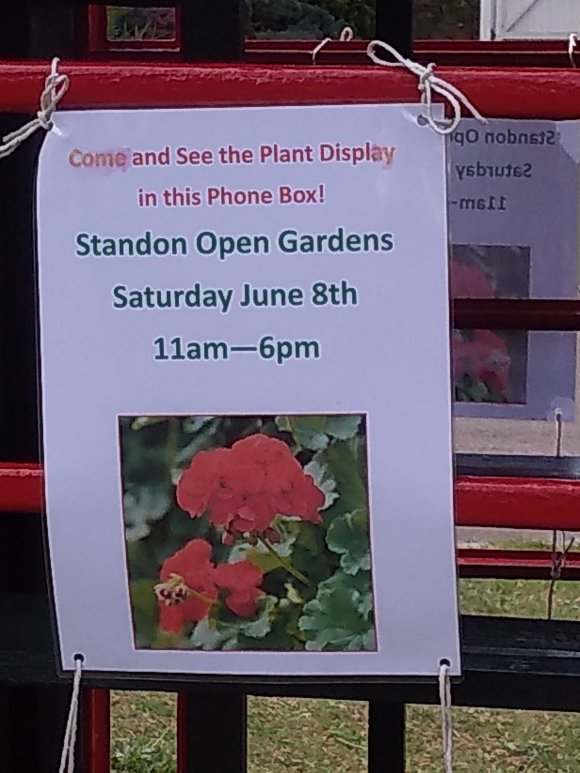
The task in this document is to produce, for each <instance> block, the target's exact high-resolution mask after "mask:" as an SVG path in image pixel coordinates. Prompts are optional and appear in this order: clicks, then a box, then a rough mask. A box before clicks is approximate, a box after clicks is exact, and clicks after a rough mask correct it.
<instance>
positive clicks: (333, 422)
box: [326, 414, 362, 440]
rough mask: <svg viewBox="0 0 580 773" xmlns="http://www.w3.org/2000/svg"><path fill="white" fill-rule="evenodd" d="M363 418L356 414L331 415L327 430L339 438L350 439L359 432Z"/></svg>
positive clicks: (329, 433)
mask: <svg viewBox="0 0 580 773" xmlns="http://www.w3.org/2000/svg"><path fill="white" fill-rule="evenodd" d="M361 418H362V417H361V416H360V415H356V414H354V415H350V416H329V417H328V419H327V423H326V432H327V434H328V435H331V436H332V437H335V438H337V439H338V440H348V439H349V438H351V437H354V436H355V435H356V433H357V432H358V429H359V427H360V423H361Z"/></svg>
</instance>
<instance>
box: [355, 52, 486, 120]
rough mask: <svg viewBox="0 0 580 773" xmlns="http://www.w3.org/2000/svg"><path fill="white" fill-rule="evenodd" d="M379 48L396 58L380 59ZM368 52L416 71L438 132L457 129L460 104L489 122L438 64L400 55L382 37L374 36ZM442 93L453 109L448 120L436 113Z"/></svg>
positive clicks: (429, 116)
mask: <svg viewBox="0 0 580 773" xmlns="http://www.w3.org/2000/svg"><path fill="white" fill-rule="evenodd" d="M377 48H382V49H383V50H384V51H386V52H387V53H389V54H391V56H392V57H394V58H395V59H396V61H395V62H386V61H385V60H384V59H381V58H380V57H379V56H377V54H376V53H375V51H376V49H377ZM367 56H368V57H369V59H370V60H371V61H372V62H374V63H375V64H380V65H381V66H383V67H405V68H406V69H407V70H409V72H412V73H413V75H416V76H417V78H418V79H419V83H418V84H417V89H418V90H419V93H420V94H421V104H422V105H425V106H426V108H427V115H426V116H425V121H426V122H427V123H428V124H429V126H430V127H431V128H432V129H433V130H434V131H436V132H437V133H438V134H451V133H452V132H454V131H455V129H457V126H458V125H459V121H460V120H461V106H462V105H463V106H464V107H465V108H466V109H467V110H469V112H470V113H471V115H472V116H473V117H474V118H475V119H476V120H477V121H479V122H480V123H482V124H487V120H486V119H485V118H484V117H483V116H482V115H481V113H480V112H479V111H478V110H477V109H476V108H475V107H474V106H473V105H472V104H471V102H470V101H469V100H468V99H467V97H466V96H465V95H464V94H462V92H461V91H459V89H457V88H455V86H453V85H452V84H451V83H448V82H447V81H445V80H443V78H439V77H438V76H437V75H435V73H434V70H435V64H434V63H433V62H431V63H430V64H428V65H427V66H426V67H425V66H423V65H422V64H419V63H418V62H414V61H413V60H412V59H405V57H404V56H401V54H399V52H398V51H396V50H395V49H394V48H393V47H392V46H390V45H389V44H388V43H385V42H384V41H382V40H371V42H370V43H369V44H368V46H367ZM434 93H435V94H439V95H440V96H441V97H443V99H445V100H447V102H448V103H449V105H450V106H451V108H452V110H453V118H451V119H449V120H447V119H444V120H438V119H436V118H434V117H433V94H434Z"/></svg>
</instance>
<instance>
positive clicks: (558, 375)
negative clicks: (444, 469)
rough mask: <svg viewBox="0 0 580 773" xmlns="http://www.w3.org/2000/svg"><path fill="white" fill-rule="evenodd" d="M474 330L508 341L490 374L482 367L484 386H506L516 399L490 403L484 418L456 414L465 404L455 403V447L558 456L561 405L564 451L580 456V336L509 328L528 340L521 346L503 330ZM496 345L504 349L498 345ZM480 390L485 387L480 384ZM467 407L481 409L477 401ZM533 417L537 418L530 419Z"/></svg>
mask: <svg viewBox="0 0 580 773" xmlns="http://www.w3.org/2000/svg"><path fill="white" fill-rule="evenodd" d="M476 332H480V333H486V334H488V335H489V336H490V339H489V340H490V342H491V344H493V343H494V341H495V339H494V338H491V336H497V339H498V340H499V339H501V340H502V341H504V342H505V343H504V348H502V349H501V354H500V355H497V357H496V359H495V360H493V361H492V362H491V365H489V366H488V371H487V372H486V373H484V372H483V371H484V367H483V366H481V368H482V370H481V373H480V375H481V381H483V382H484V384H485V383H487V384H489V385H490V386H491V387H495V389H496V390H497V391H499V390H500V389H501V388H503V389H504V390H505V391H506V393H507V394H509V395H510V399H511V400H513V402H511V403H510V404H505V403H503V404H502V403H496V404H491V403H488V404H487V405H486V408H487V413H486V414H485V416H486V417H485V418H482V417H481V414H480V415H477V413H475V414H471V417H468V416H465V414H462V415H460V416H457V413H458V412H460V409H461V408H462V407H464V406H465V405H466V404H465V403H456V404H455V405H456V411H455V412H456V418H455V421H454V445H455V451H457V452H458V453H473V454H493V453H497V454H526V455H534V454H538V455H541V456H554V455H555V452H556V440H557V428H556V421H555V412H556V409H560V411H561V412H562V418H563V427H562V453H563V454H564V456H580V411H578V409H577V401H578V399H579V398H580V394H579V392H578V390H579V387H580V362H579V360H578V358H577V356H576V350H577V345H578V336H577V334H576V333H567V332H560V333H557V332H537V331H534V332H526V331H523V332H520V331H511V332H510V334H509V335H511V336H516V335H521V336H523V337H524V338H525V339H526V344H525V346H523V345H522V344H521V342H519V343H518V341H517V339H511V340H510V339H509V338H508V336H507V334H506V333H503V332H501V331H476ZM484 343H485V341H484ZM496 343H497V342H496ZM473 347H474V348H475V345H473ZM482 348H483V345H482ZM490 348H491V347H490ZM497 348H498V349H499V348H500V345H499V344H497ZM506 352H507V354H506ZM454 353H455V355H456V358H455V363H454V371H455V373H457V369H458V365H457V362H458V359H457V349H456V348H454ZM524 354H525V356H524ZM502 358H503V359H502ZM577 363H578V364H577ZM501 366H503V367H501ZM494 368H495V370H494ZM460 383H461V382H460ZM456 384H457V381H456ZM472 388H473V389H475V387H473V386H472ZM479 388H480V389H483V387H481V386H480V387H479ZM520 401H521V402H520ZM469 407H473V408H478V407H479V408H480V409H481V406H480V405H476V404H473V405H471V406H469ZM458 409H459V410H458ZM504 416H508V418H503V417H504ZM530 416H532V417H533V419H529V418H528V417H530ZM487 417H491V418H487ZM494 417H497V418H494Z"/></svg>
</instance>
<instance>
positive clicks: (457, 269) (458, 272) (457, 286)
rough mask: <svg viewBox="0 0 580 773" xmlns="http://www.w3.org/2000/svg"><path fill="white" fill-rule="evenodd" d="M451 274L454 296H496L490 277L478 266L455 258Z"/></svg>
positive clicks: (452, 294) (452, 293)
mask: <svg viewBox="0 0 580 773" xmlns="http://www.w3.org/2000/svg"><path fill="white" fill-rule="evenodd" d="M450 274H451V275H450V284H451V297H452V298H495V291H494V289H493V285H492V283H491V282H490V280H489V277H488V276H487V274H485V273H484V272H483V271H482V270H481V269H480V268H479V267H478V266H474V265H469V264H467V263H458V262H457V261H455V260H454V261H452V262H451V271H450Z"/></svg>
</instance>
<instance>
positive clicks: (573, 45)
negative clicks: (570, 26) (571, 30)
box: [568, 34, 578, 67]
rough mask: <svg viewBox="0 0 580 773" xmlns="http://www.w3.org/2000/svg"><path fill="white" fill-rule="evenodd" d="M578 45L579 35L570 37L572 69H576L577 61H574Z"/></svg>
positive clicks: (569, 56)
mask: <svg viewBox="0 0 580 773" xmlns="http://www.w3.org/2000/svg"><path fill="white" fill-rule="evenodd" d="M577 45H578V35H574V34H572V35H568V59H569V60H570V64H571V65H572V67H576V66H577V65H576V60H575V59H574V51H576V46H577Z"/></svg>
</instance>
